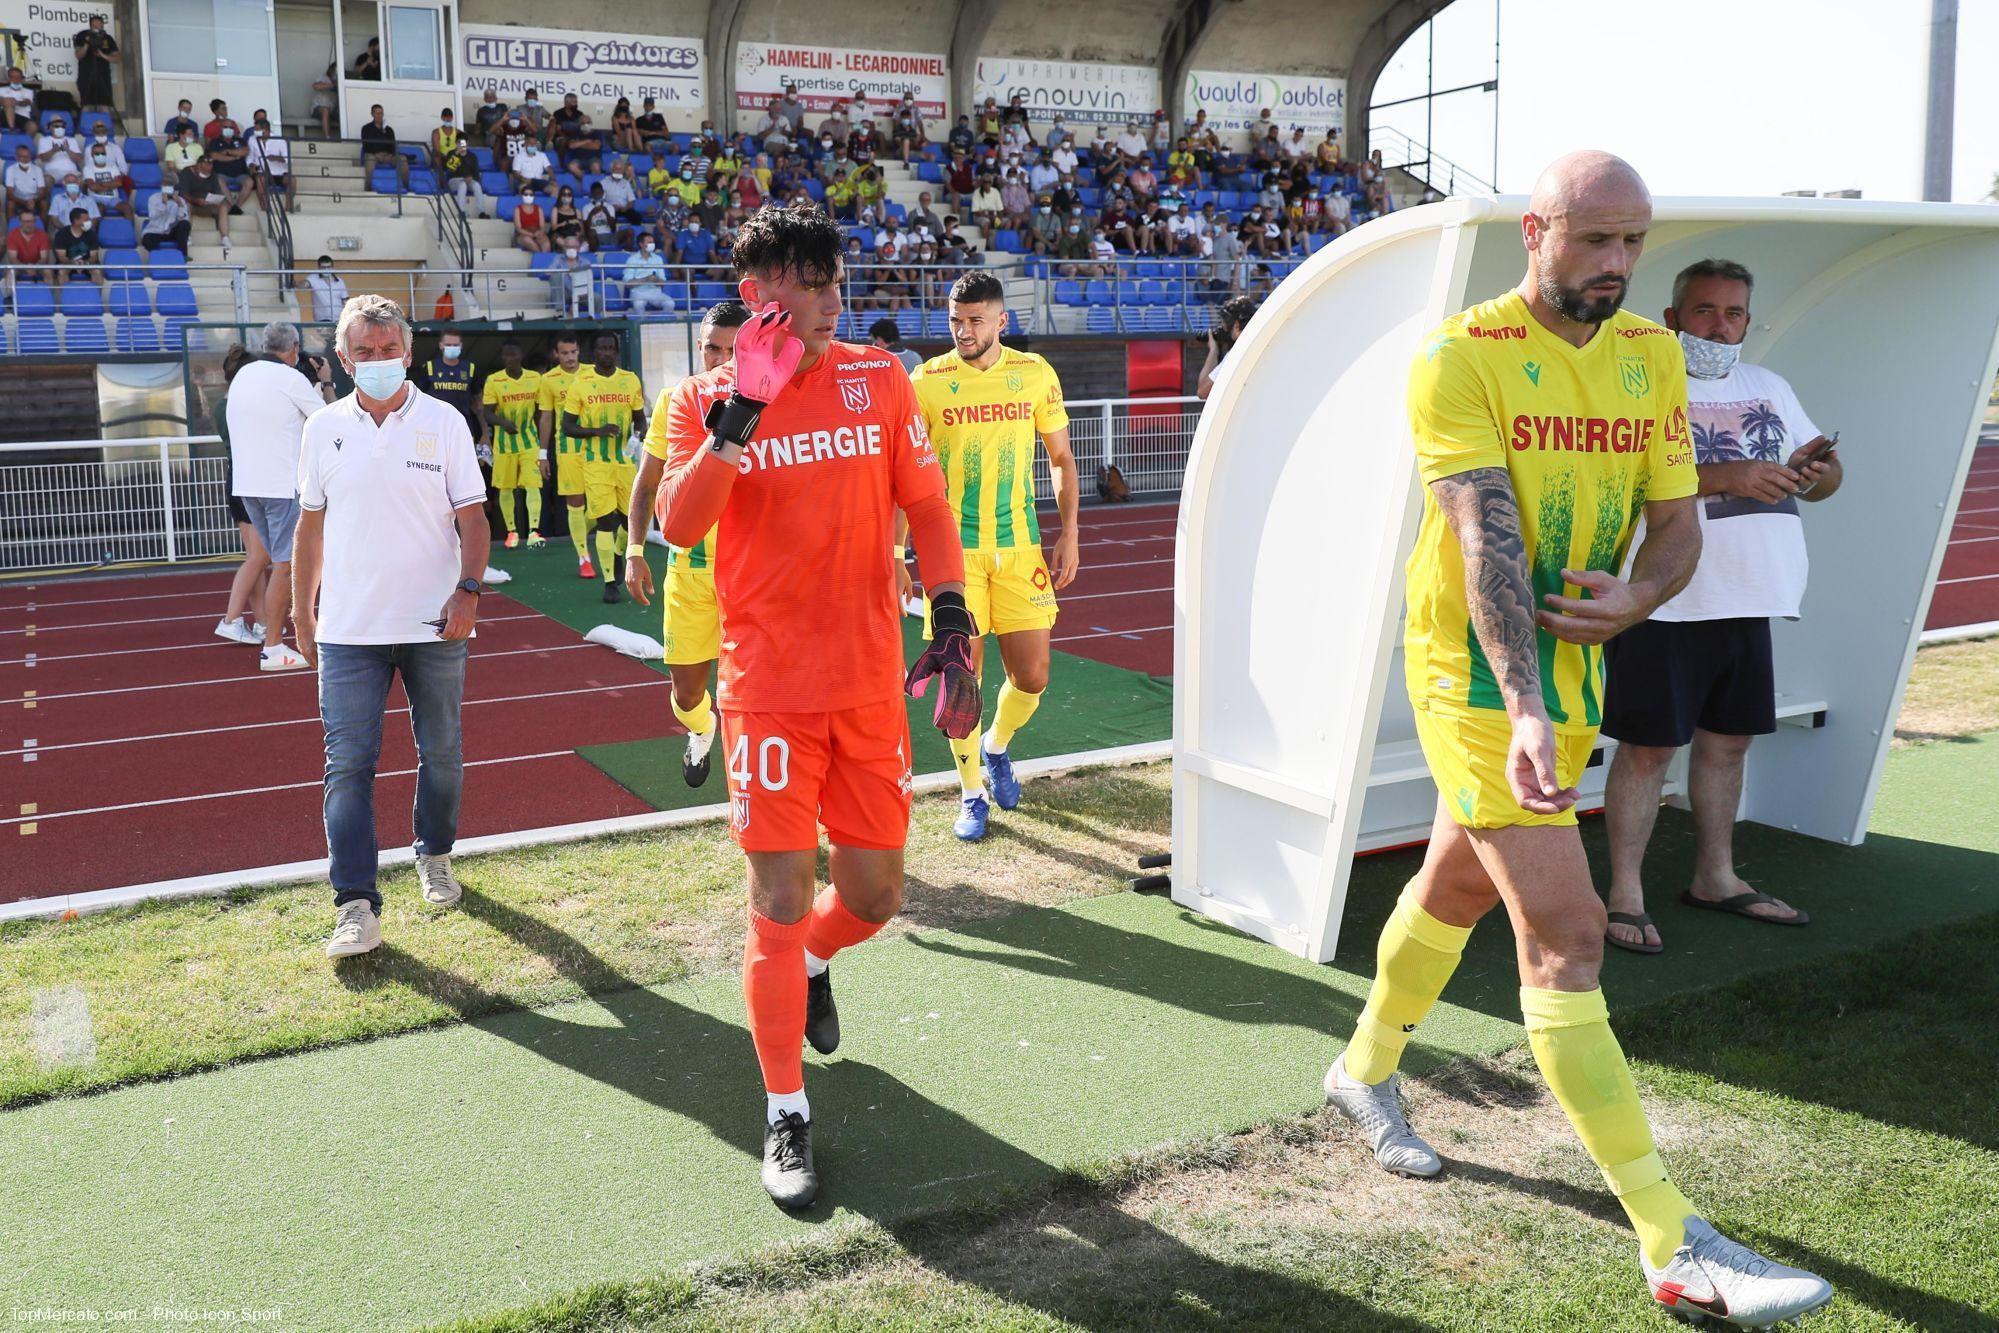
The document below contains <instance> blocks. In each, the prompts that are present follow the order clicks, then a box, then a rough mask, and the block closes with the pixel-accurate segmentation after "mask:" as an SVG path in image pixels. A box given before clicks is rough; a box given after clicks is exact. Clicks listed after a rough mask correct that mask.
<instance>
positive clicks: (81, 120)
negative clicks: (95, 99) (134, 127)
mask: <svg viewBox="0 0 1999 1333" xmlns="http://www.w3.org/2000/svg"><path fill="white" fill-rule="evenodd" d="M99 125H102V126H103V127H104V132H105V133H106V134H108V135H110V136H111V137H112V138H113V139H116V138H117V137H118V136H119V135H120V134H122V133H124V131H122V130H120V129H119V128H118V125H117V122H115V121H113V120H112V119H111V117H109V116H107V115H105V114H104V113H103V112H102V111H86V112H84V113H83V114H82V115H81V116H79V117H77V120H76V132H77V133H78V134H81V135H83V136H84V137H85V138H89V137H90V136H91V135H93V134H95V133H96V132H97V127H98V126H99ZM130 160H131V159H130V158H127V159H126V161H128V162H129V161H130Z"/></svg>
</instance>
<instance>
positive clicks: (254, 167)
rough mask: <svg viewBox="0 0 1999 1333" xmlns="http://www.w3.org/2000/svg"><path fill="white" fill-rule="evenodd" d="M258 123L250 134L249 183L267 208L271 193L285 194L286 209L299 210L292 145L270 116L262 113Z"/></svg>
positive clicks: (257, 118) (259, 115) (256, 120)
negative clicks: (274, 124)
mask: <svg viewBox="0 0 1999 1333" xmlns="http://www.w3.org/2000/svg"><path fill="white" fill-rule="evenodd" d="M255 125H256V128H255V129H254V130H252V131H251V133H250V151H249V159H248V160H249V164H250V184H251V186H252V187H254V188H255V190H256V191H257V199H258V202H259V203H260V204H261V205H263V206H265V207H268V206H269V200H270V197H271V195H273V194H282V195H284V197H285V211H286V212H287V213H296V212H297V211H298V177H297V176H295V175H294V174H293V173H292V146H291V144H290V142H288V141H287V140H286V139H285V136H284V135H283V134H282V133H280V132H279V130H278V129H277V128H276V127H275V126H273V125H272V124H271V121H270V118H269V117H268V116H265V115H263V114H262V113H259V114H258V116H257V117H256V119H255Z"/></svg>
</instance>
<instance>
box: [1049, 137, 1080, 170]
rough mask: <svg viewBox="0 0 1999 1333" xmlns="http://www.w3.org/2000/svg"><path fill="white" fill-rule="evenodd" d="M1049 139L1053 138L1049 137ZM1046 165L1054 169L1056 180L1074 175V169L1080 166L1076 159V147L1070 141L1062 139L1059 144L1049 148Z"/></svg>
mask: <svg viewBox="0 0 1999 1333" xmlns="http://www.w3.org/2000/svg"><path fill="white" fill-rule="evenodd" d="M1049 137H1050V138H1053V137H1054V136H1053V135H1050V136H1049ZM1048 165H1049V166H1051V167H1053V168H1054V169H1055V174H1056V176H1057V177H1058V178H1064V179H1066V178H1067V177H1070V176H1073V175H1075V174H1076V168H1077V167H1078V166H1079V165H1080V162H1079V161H1078V159H1077V157H1076V145H1075V144H1074V143H1073V142H1072V141H1070V140H1068V139H1064V140H1063V141H1062V142H1061V143H1059V144H1057V145H1055V146H1054V147H1052V148H1050V149H1049V151H1048Z"/></svg>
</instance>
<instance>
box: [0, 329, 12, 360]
mask: <svg viewBox="0 0 1999 1333" xmlns="http://www.w3.org/2000/svg"><path fill="white" fill-rule="evenodd" d="M13 351H14V341H13V339H12V338H10V337H8V336H7V326H6V325H5V324H0V356H8V355H11V354H12V353H13Z"/></svg>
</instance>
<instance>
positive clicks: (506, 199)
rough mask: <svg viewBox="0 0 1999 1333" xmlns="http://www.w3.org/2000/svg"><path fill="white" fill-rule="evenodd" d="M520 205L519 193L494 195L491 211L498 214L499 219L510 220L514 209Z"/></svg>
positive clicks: (512, 218) (512, 217)
mask: <svg viewBox="0 0 1999 1333" xmlns="http://www.w3.org/2000/svg"><path fill="white" fill-rule="evenodd" d="M520 206H521V197H520V196H519V195H517V194H500V195H496V196H495V197H494V203H493V212H494V213H496V214H497V215H498V216H499V219H500V221H502V222H512V221H513V220H514V210H515V209H516V208H519V207H520Z"/></svg>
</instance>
